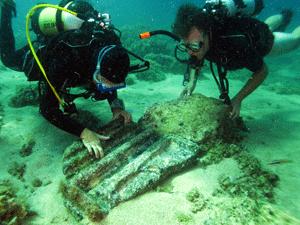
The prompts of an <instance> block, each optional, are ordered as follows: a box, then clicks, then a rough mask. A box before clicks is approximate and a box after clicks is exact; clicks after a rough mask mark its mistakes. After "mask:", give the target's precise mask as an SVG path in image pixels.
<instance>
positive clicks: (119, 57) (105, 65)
mask: <svg viewBox="0 0 300 225" xmlns="http://www.w3.org/2000/svg"><path fill="white" fill-rule="evenodd" d="M129 66H130V61H129V56H128V53H127V51H126V49H124V48H123V47H121V46H117V45H108V46H105V47H103V48H102V49H101V50H100V52H99V55H98V62H97V68H96V71H95V73H94V76H93V80H94V82H95V84H96V87H97V90H98V91H100V92H102V93H104V92H110V91H114V90H117V89H120V88H123V87H125V86H126V84H125V79H126V77H127V75H128V72H129Z"/></svg>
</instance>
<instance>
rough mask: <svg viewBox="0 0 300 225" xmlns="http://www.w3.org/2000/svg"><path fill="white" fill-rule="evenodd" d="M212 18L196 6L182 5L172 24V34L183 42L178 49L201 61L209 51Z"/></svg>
mask: <svg viewBox="0 0 300 225" xmlns="http://www.w3.org/2000/svg"><path fill="white" fill-rule="evenodd" d="M212 21H213V20H212V17H211V16H210V15H208V14H206V13H205V12H203V10H202V9H201V8H199V7H197V6H196V5H193V4H185V5H182V6H181V7H180V8H179V9H178V12H177V15H176V19H175V22H174V24H173V27H172V29H173V32H174V33H175V34H176V35H178V36H179V37H180V38H182V39H183V40H182V41H181V42H180V43H179V44H178V49H179V50H180V51H183V52H187V53H188V54H189V55H191V56H193V57H196V58H197V59H198V60H201V59H202V58H203V57H204V55H205V54H206V53H207V51H208V49H209V35H208V34H209V31H210V28H211V26H212Z"/></svg>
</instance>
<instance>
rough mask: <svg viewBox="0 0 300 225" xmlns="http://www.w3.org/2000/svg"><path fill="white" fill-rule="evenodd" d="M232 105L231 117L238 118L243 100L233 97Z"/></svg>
mask: <svg viewBox="0 0 300 225" xmlns="http://www.w3.org/2000/svg"><path fill="white" fill-rule="evenodd" d="M231 107H232V110H231V112H230V118H231V119H237V118H238V117H239V116H240V111H241V107H242V101H240V100H238V99H236V98H233V99H232V101H231Z"/></svg>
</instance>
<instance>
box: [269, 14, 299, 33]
mask: <svg viewBox="0 0 300 225" xmlns="http://www.w3.org/2000/svg"><path fill="white" fill-rule="evenodd" d="M280 14H281V15H282V22H281V24H280V25H279V26H278V27H277V28H276V29H275V30H274V31H275V32H284V31H285V29H286V28H287V26H288V25H289V23H290V22H291V20H292V17H293V15H294V12H293V11H292V10H291V9H283V10H282V11H281V13H280Z"/></svg>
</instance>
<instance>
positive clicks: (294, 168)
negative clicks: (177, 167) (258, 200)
mask: <svg viewBox="0 0 300 225" xmlns="http://www.w3.org/2000/svg"><path fill="white" fill-rule="evenodd" d="M294 65H295V64H294ZM280 73H284V74H290V73H291V68H290V67H289V68H288V69H284V68H283V69H282V70H281V71H280ZM278 74H279V73H277V74H276V75H278ZM283 77H284V76H283ZM284 78H285V79H287V78H286V76H285V77H284ZM289 79H290V78H289ZM25 82H26V81H25V78H24V75H23V74H22V73H15V72H12V71H9V70H8V71H5V72H3V71H1V74H0V87H1V89H0V92H1V95H0V98H1V100H0V101H1V103H2V104H3V105H4V106H5V115H4V123H5V124H4V126H3V127H2V129H1V136H0V150H1V151H0V174H1V175H0V176H1V177H0V178H9V179H11V180H13V181H15V183H16V184H18V186H19V187H20V191H22V190H24V187H25V186H27V189H26V190H25V191H24V193H25V195H27V196H29V202H30V204H31V207H32V209H33V210H35V211H36V212H38V216H37V217H35V218H34V220H33V221H31V222H30V223H29V224H32V225H40V224H43V225H47V224H60V225H70V224H76V222H75V221H74V220H73V218H72V217H71V216H70V215H69V214H67V211H66V209H65V208H64V206H63V203H62V199H61V196H60V195H59V194H58V186H59V182H60V181H61V180H62V179H63V174H62V169H61V168H62V154H63V151H64V149H65V147H67V146H68V145H70V144H71V143H72V142H73V141H74V140H75V139H76V138H75V137H73V136H71V135H68V134H66V133H65V132H63V131H60V130H58V129H57V128H55V127H53V126H52V125H50V124H49V123H47V122H46V121H45V120H44V119H43V118H42V117H41V115H40V114H39V113H38V108H37V107H31V106H28V107H23V108H19V109H15V108H10V107H9V106H8V104H7V103H8V100H9V98H10V97H11V96H13V95H14V92H15V86H16V85H18V84H24V83H25ZM181 82H182V77H181V76H174V75H171V74H170V75H169V77H168V79H167V80H166V81H163V82H159V83H156V84H151V83H147V82H138V83H137V84H135V85H133V86H130V87H128V88H127V89H125V90H123V91H121V92H120V96H121V97H122V98H123V99H124V100H125V102H126V106H127V109H128V110H129V111H130V112H131V113H132V114H133V118H134V120H135V121H136V120H137V119H138V118H139V117H140V116H141V115H142V114H143V113H144V111H145V109H146V108H147V107H148V106H150V105H152V104H153V103H155V102H162V101H165V100H170V99H174V98H176V97H177V96H178V95H179V93H180V90H181V89H182V86H181ZM267 82H268V81H267ZM282 82H284V81H282ZM242 85H243V83H242V82H241V81H237V80H233V81H231V87H232V88H231V93H235V92H236V91H237V90H238V88H240V87H241V86H242ZM299 86H300V85H299ZM196 92H202V93H205V94H206V95H208V96H213V97H217V96H218V92H217V88H216V86H215V83H214V81H213V80H212V79H210V80H203V81H201V82H199V83H198V87H197V89H196ZM299 97H300V96H299V95H289V96H284V95H277V94H275V93H271V92H270V91H268V90H267V89H266V88H265V87H264V86H262V87H261V88H259V90H257V91H256V92H255V93H254V94H253V95H251V96H250V97H249V98H248V99H247V100H245V102H244V104H243V108H242V115H243V116H245V118H246V123H247V126H248V127H249V128H250V132H249V135H248V137H247V138H246V139H245V141H244V144H245V145H246V147H247V149H248V150H249V152H250V153H252V154H254V155H255V156H256V157H258V158H259V159H260V160H261V162H262V164H263V165H264V166H265V168H267V169H270V170H272V171H274V172H275V173H277V174H278V175H279V177H280V183H279V186H278V188H276V205H277V206H278V207H279V208H281V209H283V210H284V211H286V212H288V213H290V214H291V215H293V216H295V217H298V218H299V219H300V192H299V187H300V174H299V161H300V114H299V109H300V98H299ZM78 108H82V109H87V110H88V109H90V110H91V111H93V112H95V113H96V114H97V115H99V116H100V115H101V120H103V121H104V122H107V121H109V119H110V117H111V114H110V112H109V109H108V106H107V103H106V102H102V103H93V102H90V101H79V104H78ZM199 113H201V109H199ZM31 137H33V138H34V139H35V140H36V143H37V144H36V146H35V147H34V152H33V154H32V155H30V156H28V157H26V158H22V157H20V155H19V150H20V148H21V146H22V145H23V144H25V143H26V142H27V140H29V139H30V138H31ZM277 159H291V160H293V162H292V163H286V164H281V165H273V166H271V165H268V163H269V162H270V161H272V160H277ZM14 161H19V162H24V163H26V165H27V169H26V173H25V176H24V178H25V183H23V182H20V181H18V180H17V179H16V178H13V177H11V176H10V175H9V174H8V173H7V169H8V168H9V166H10V165H11V163H12V162H14ZM221 171H223V172H224V171H225V172H228V173H230V174H232V175H234V174H236V173H238V169H237V166H236V165H235V162H234V161H233V160H225V161H224V162H222V163H221V164H220V165H214V166H210V167H208V168H207V169H205V170H203V169H200V168H197V167H196V168H194V169H193V170H190V171H186V172H184V173H182V174H179V175H178V176H176V177H174V178H172V179H170V180H169V182H171V183H172V185H174V193H172V194H170V193H159V192H149V193H146V194H144V195H142V196H140V197H138V198H136V199H134V200H131V201H129V202H126V203H122V204H120V205H119V206H118V207H116V208H115V209H113V210H112V211H111V213H110V214H109V215H108V216H107V218H106V219H105V220H104V221H103V222H102V223H101V224H105V225H119V224H128V225H129V224H130V225H134V224H138V225H142V224H147V225H151V224H153V225H154V224H159V225H163V224H166V225H169V224H178V219H177V215H178V214H180V213H184V214H191V212H190V204H189V202H188V201H187V200H186V199H185V194H186V193H187V192H188V191H189V190H191V189H192V188H193V187H195V186H197V187H198V188H200V190H201V193H202V194H204V195H210V194H211V192H212V190H214V189H215V188H216V187H217V177H218V175H220V173H221ZM37 177H38V178H40V179H41V180H43V182H44V183H49V184H48V185H45V186H42V187H40V188H33V187H32V185H31V181H32V180H33V179H34V178H37ZM197 215H198V214H196V215H193V214H192V216H193V218H194V220H193V222H192V224H201V223H200V221H201V218H200V217H199V215H198V216H197Z"/></svg>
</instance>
